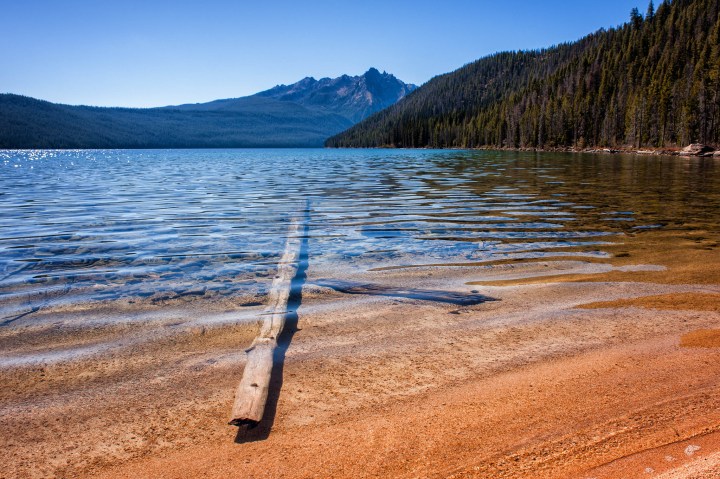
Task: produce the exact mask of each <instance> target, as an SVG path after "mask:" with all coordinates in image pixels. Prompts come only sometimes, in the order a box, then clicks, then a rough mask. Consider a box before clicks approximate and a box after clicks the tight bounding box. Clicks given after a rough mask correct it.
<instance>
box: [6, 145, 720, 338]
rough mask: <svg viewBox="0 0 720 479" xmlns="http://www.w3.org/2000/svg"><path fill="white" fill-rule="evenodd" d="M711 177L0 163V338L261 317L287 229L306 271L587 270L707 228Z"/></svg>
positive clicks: (206, 161) (420, 164)
mask: <svg viewBox="0 0 720 479" xmlns="http://www.w3.org/2000/svg"><path fill="white" fill-rule="evenodd" d="M718 169H719V168H718V163H717V162H716V161H715V160H712V159H695V158H693V159H687V158H673V157H656V156H623V155H616V156H611V155H589V154H582V155H579V154H577V155H576V154H560V153H532V152H493V151H453V150H442V151H438V150H329V149H318V150H312V149H310V150H302V149H287V150H280V149H279V150H108V151H101V150H90V151H41V150H37V151H0V171H1V172H2V174H1V175H0V298H2V300H1V302H0V326H2V327H9V326H12V325H16V324H25V325H28V324H33V321H40V320H43V319H40V316H38V313H41V312H43V311H52V310H53V309H56V308H63V307H69V306H73V305H78V304H82V305H85V306H87V305H93V304H108V303H116V302H121V303H123V304H135V305H138V307H139V306H141V305H143V304H162V303H163V302H168V301H169V302H172V301H173V300H176V301H180V300H183V299H187V298H191V299H192V300H193V301H205V302H214V301H220V300H222V301H224V302H225V304H236V305H237V306H238V307H240V306H243V305H250V306H253V305H259V304H261V303H262V301H263V300H264V294H265V293H266V292H267V290H268V288H269V286H270V283H271V281H272V277H273V275H274V271H275V267H276V261H277V260H278V259H279V257H280V255H281V254H282V250H283V246H284V241H285V232H286V230H287V227H288V223H289V222H290V221H291V220H292V219H293V218H296V217H302V218H306V220H305V221H306V222H307V248H308V251H307V252H308V262H309V266H310V272H312V270H313V268H314V267H317V268H326V269H327V268H335V269H336V270H337V271H339V272H340V276H341V275H342V271H343V269H347V270H348V271H350V270H357V269H365V270H367V269H372V268H399V267H413V266H417V265H427V264H440V265H442V264H447V265H450V264H452V265H459V264H474V265H482V264H492V263H493V262H498V261H508V260H514V261H517V260H523V259H536V258H545V257H552V258H557V257H563V256H566V257H571V258H583V257H592V258H602V257H606V256H607V253H606V252H605V251H603V245H606V244H608V242H617V241H622V240H623V238H624V237H627V236H628V235H636V234H642V233H643V232H646V231H653V230H658V229H664V230H668V229H703V230H712V231H715V232H717V229H718V227H717V225H718V223H719V221H718V220H719V219H720V218H719V217H720V179H719V177H718ZM36 316H38V319H34V317H36Z"/></svg>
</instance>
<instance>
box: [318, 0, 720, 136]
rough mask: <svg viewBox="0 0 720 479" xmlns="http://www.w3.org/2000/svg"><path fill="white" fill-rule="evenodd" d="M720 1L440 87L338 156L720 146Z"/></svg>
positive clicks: (456, 76) (498, 57)
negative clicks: (412, 150)
mask: <svg viewBox="0 0 720 479" xmlns="http://www.w3.org/2000/svg"><path fill="white" fill-rule="evenodd" d="M719 4H720V0H674V1H672V2H671V1H667V0H666V1H663V2H662V3H660V4H659V5H658V7H657V9H655V6H654V5H653V3H652V2H651V3H650V5H649V7H648V9H647V12H646V13H645V14H644V15H643V14H641V13H640V12H639V11H638V10H637V9H633V11H632V12H631V15H630V17H631V18H630V21H629V22H628V23H626V24H624V25H622V26H620V27H618V28H613V29H610V30H600V31H598V32H596V33H593V34H591V35H588V36H587V37H585V38H583V39H581V40H579V41H577V42H574V43H568V44H563V45H559V46H555V47H552V48H548V49H544V50H535V51H520V52H506V53H498V54H495V55H492V56H489V57H486V58H483V59H480V60H478V61H476V62H474V63H471V64H468V65H465V66H464V67H462V68H460V69H459V70H456V71H454V72H452V73H448V74H445V75H441V76H438V77H435V78H433V79H432V80H430V81H429V82H428V83H427V84H425V85H423V86H422V87H420V88H419V89H417V90H415V91H414V92H413V93H411V94H410V95H408V96H407V97H406V98H405V99H403V100H401V101H400V102H398V103H397V104H395V105H393V106H391V107H390V108H388V109H386V110H383V111H382V112H379V113H377V114H375V115H373V116H371V117H370V118H368V119H367V120H365V121H363V122H361V123H359V124H357V125H355V126H354V127H352V128H350V129H349V130H347V131H345V132H343V133H340V134H338V135H336V136H334V137H332V138H330V139H329V140H328V141H327V142H326V145H327V146H332V147H376V146H394V147H440V148H443V147H482V146H493V147H511V148H518V147H520V148H532V147H540V148H552V147H566V146H574V147H587V146H612V147H614V146H634V147H646V146H650V147H669V146H677V145H686V144H689V143H692V142H702V143H710V144H715V145H718V144H720V9H719Z"/></svg>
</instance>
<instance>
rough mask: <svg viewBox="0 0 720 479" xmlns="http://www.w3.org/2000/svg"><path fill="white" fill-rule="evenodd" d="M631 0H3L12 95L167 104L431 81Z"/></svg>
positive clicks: (633, 0)
mask: <svg viewBox="0 0 720 479" xmlns="http://www.w3.org/2000/svg"><path fill="white" fill-rule="evenodd" d="M657 3H659V2H657V1H656V4H657ZM632 7H638V8H639V9H640V11H641V12H644V11H645V9H646V7H647V2H645V1H644V0H574V1H559V0H534V1H530V0H499V1H498V0H496V1H488V0H474V1H473V0H434V1H425V0H414V1H406V0H401V1H393V0H365V1H361V2H349V1H342V0H335V1H329V0H318V1H315V0H304V1H300V0H291V1H287V0H275V1H273V0H262V1H245V0H235V1H231V0H197V1H190V0H187V1H186V0H173V1H170V0H140V1H138V0H0V12H1V14H2V17H0V18H2V22H1V23H0V25H2V27H1V28H0V92H3V93H18V94H23V95H28V96H32V97H35V98H41V99H45V100H50V101H53V102H60V103H69V104H86V105H102V106H133V107H143V106H161V105H169V104H177V103H190V102H202V101H209V100H214V99H218V98H231V97H238V96H244V95H249V94H253V93H256V92H258V91H261V90H265V89H268V88H271V87H273V86H274V85H276V84H281V83H283V84H289V83H294V82H296V81H298V80H300V79H302V78H303V77H306V76H314V77H316V78H321V77H336V76H339V75H342V74H344V73H347V74H349V75H359V74H362V73H363V72H365V71H366V70H367V69H368V68H369V67H376V68H378V69H379V70H381V71H382V70H386V71H388V72H389V73H392V74H394V75H395V76H397V77H398V78H400V79H401V80H403V81H405V82H408V83H416V84H422V83H424V82H426V81H427V80H429V79H430V78H432V77H433V76H435V75H438V74H441V73H445V72H448V71H452V70H454V69H456V68H458V67H460V66H462V65H463V64H465V63H468V62H471V61H473V60H476V59H478V58H480V57H482V56H485V55H488V54H491V53H494V52H497V51H503V50H517V49H530V48H539V47H545V46H550V45H553V44H556V43H559V42H564V41H572V40H576V39H578V38H580V37H582V36H584V35H585V34H587V33H590V32H593V31H595V30H597V29H598V28H601V27H606V28H608V27H612V26H617V25H619V24H621V23H623V22H625V21H627V19H628V18H629V12H630V9H631V8H632Z"/></svg>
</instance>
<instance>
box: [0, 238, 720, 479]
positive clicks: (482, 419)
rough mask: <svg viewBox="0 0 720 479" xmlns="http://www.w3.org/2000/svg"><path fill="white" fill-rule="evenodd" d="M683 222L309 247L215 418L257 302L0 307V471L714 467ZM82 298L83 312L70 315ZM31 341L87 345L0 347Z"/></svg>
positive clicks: (705, 280) (719, 412)
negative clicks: (270, 348)
mask: <svg viewBox="0 0 720 479" xmlns="http://www.w3.org/2000/svg"><path fill="white" fill-rule="evenodd" d="M705 236H709V237H711V236H712V235H703V234H702V232H700V233H688V234H685V233H682V232H679V233H672V234H669V233H651V232H648V233H646V234H643V235H638V237H636V238H630V239H629V240H628V241H626V242H624V243H623V244H619V243H618V244H617V245H616V246H611V247H609V248H603V249H604V250H607V251H610V252H611V253H612V255H613V257H612V258H609V259H597V260H590V259H584V260H582V261H580V260H574V259H572V258H558V260H557V261H554V260H547V259H544V260H542V261H531V262H527V261H523V262H501V263H498V264H494V265H490V266H482V267H479V266H453V267H442V266H433V267H421V268H408V269H390V270H381V271H364V270H362V269H359V268H358V269H348V270H345V271H337V270H330V269H327V270H322V269H320V268H317V267H314V266H313V264H312V262H311V263H310V267H309V269H308V270H307V280H306V282H305V285H304V287H303V290H302V298H301V306H300V309H299V311H298V322H297V330H294V331H290V332H289V334H288V337H286V339H289V340H290V344H289V347H288V349H287V352H286V358H285V359H286V360H285V363H284V365H283V366H282V368H281V369H280V370H278V371H277V374H276V377H275V378H274V380H275V382H274V384H275V388H274V390H275V392H276V394H274V395H272V396H271V401H270V410H269V411H268V419H267V420H266V421H264V422H263V423H261V425H260V426H259V427H258V428H256V429H254V430H241V431H240V433H239V434H238V430H237V429H236V428H234V427H230V426H228V425H227V420H228V419H229V413H230V408H231V405H232V395H233V392H234V389H235V386H236V385H237V382H238V381H239V379H240V376H241V374H242V368H243V365H244V360H245V358H244V352H243V348H244V347H246V346H247V345H249V344H250V342H251V341H252V338H253V336H254V334H255V332H256V331H257V324H256V322H255V320H254V319H253V318H254V317H256V315H257V314H258V313H260V312H261V311H262V307H260V306H250V307H246V308H238V309H237V310H233V309H231V308H228V305H227V304H223V305H219V306H217V307H216V308H215V309H212V308H211V309H210V310H208V308H207V307H206V306H203V309H201V307H200V306H199V305H200V303H199V302H197V303H194V302H188V303H187V304H184V305H183V304H172V305H166V306H165V307H159V306H157V307H155V308H154V309H150V310H148V309H147V308H146V309H142V308H140V307H139V306H137V305H134V306H133V308H131V309H122V308H119V307H117V306H116V307H115V308H116V309H113V308H110V309H108V310H107V311H104V310H101V311H97V310H91V311H83V310H77V311H65V312H62V311H57V312H52V311H50V312H47V313H44V314H51V315H52V314H54V315H56V318H57V319H56V321H55V323H53V322H52V321H50V322H48V321H45V322H43V324H49V325H50V326H47V327H45V328H44V329H38V330H31V329H28V328H31V326H30V324H31V323H29V322H28V323H23V320H18V321H17V322H16V323H17V324H14V325H13V328H11V329H10V330H5V331H4V332H3V334H2V336H0V344H1V345H2V346H3V348H2V351H3V355H0V362H2V361H5V365H4V366H3V374H2V379H0V386H1V387H0V430H2V431H3V434H2V437H1V438H0V463H2V464H3V467H2V472H0V477H7V478H11V477H13V478H14V477H32V478H40V477H73V478H74V477H93V478H94V477H107V478H123V477H128V478H130V477H132V478H139V477H153V478H155V477H167V478H184V477H186V478H195V477H217V478H227V477H237V478H280V477H287V478H296V477H308V478H309V477H333V478H342V477H347V478H353V477H443V478H451V477H452V478H463V477H478V478H485V477H507V478H527V477H533V478H575V477H577V478H586V479H589V478H597V479H604V478H625V477H658V478H668V479H669V478H696V477H697V478H700V477H717V474H718V471H719V470H720V383H718V381H717V378H718V375H719V374H720V347H718V345H717V343H716V340H715V338H716V336H715V335H714V334H715V333H714V332H715V331H717V330H718V327H719V324H720V308H718V298H719V297H720V278H719V277H718V275H720V273H719V272H718V271H719V270H720V268H718V267H717V266H718V264H720V261H719V260H720V256H719V254H718V249H717V244H716V243H714V242H712V241H711V240H708V239H706V238H705ZM323 280H324V281H323ZM328 280H336V281H337V280H343V281H353V282H354V283H353V284H372V285H380V286H381V287H376V288H374V289H371V290H369V291H368V293H369V294H362V293H361V292H360V293H358V291H355V293H354V294H351V293H349V292H347V291H346V292H342V291H338V290H337V289H333V288H331V287H328V286H327V284H329V282H328ZM330 283H331V281H330ZM323 284H324V285H323ZM409 289H413V290H414V291H415V292H417V291H418V290H419V291H424V292H428V291H431V292H436V294H435V298H436V299H437V298H438V297H444V295H446V294H447V293H452V294H451V295H450V297H451V298H452V297H456V296H460V297H462V296H477V295H482V296H485V297H486V299H488V301H486V302H482V303H479V304H474V305H467V304H454V303H453V302H452V301H450V302H443V301H437V300H432V301H429V300H424V299H419V298H418V296H417V295H413V294H407V293H408V290H409ZM388 292H391V293H393V294H387V293H388ZM410 293H412V291H410ZM136 307H137V309H135V308H136ZM148 311H149V312H148ZM148 315H149V316H148ZM116 316H121V317H123V318H125V319H126V320H125V321H124V322H122V323H121V324H120V325H118V324H117V323H115V322H113V321H112V318H114V317H116ZM129 316H132V317H133V318H134V319H133V320H132V321H129V320H127V318H128V317H129ZM82 318H85V319H86V320H87V319H88V318H95V321H97V325H96V327H93V328H87V327H83V328H77V329H76V330H73V329H72V325H73V324H74V322H82V320H83V319H82ZM98 318H100V319H98ZM103 318H105V320H104V321H103V320H102V319H103ZM199 319H204V321H202V322H200V323H199V322H198V320H199ZM158 323H160V324H161V325H162V327H159V328H158V327H157V324H158ZM53 324H55V329H53V326H52V325H53ZM150 325H153V326H150ZM23 328H25V329H23ZM60 331H62V333H60ZM20 332H23V334H20ZM30 333H32V334H30ZM20 338H22V341H21V339H20ZM49 340H52V341H56V342H57V343H56V344H57V347H58V349H60V350H63V348H64V349H65V350H70V351H74V350H76V349H77V348H78V347H82V348H85V350H86V352H87V354H86V355H84V356H79V357H77V358H75V359H72V360H68V359H67V358H66V357H65V356H63V355H59V356H58V357H48V358H46V359H45V360H44V361H42V362H40V363H38V362H32V361H25V362H23V361H19V360H17V357H21V356H22V355H23V354H27V355H28V357H32V354H31V353H32V352H33V351H34V350H36V349H37V348H39V347H40V346H41V345H43V344H46V342H47V341H49ZM97 344H103V345H107V344H113V345H114V346H113V347H111V348H107V347H106V346H103V348H100V349H98V350H93V349H92V346H93V345H97ZM88 348H89V349H88ZM11 357H12V358H15V359H14V360H13V361H14V362H13V361H11V360H10V359H8V358H11Z"/></svg>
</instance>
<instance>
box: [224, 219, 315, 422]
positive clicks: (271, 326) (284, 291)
mask: <svg viewBox="0 0 720 479" xmlns="http://www.w3.org/2000/svg"><path fill="white" fill-rule="evenodd" d="M298 231H299V220H298V219H297V218H296V219H293V221H292V223H291V224H290V228H289V230H288V238H287V242H286V243H285V252H284V253H283V256H282V258H281V259H280V263H279V264H278V271H277V275H276V276H275V279H273V283H272V287H271V288H270V294H269V297H268V307H267V309H266V312H265V319H264V321H263V324H262V327H261V328H260V333H259V334H258V336H257V337H256V338H255V340H254V341H253V343H252V345H251V346H250V347H249V348H248V349H247V350H246V353H247V362H246V363H245V370H244V371H243V377H242V380H241V381H240V385H239V386H238V388H237V390H236V391H235V403H234V405H233V409H232V418H231V419H230V424H231V425H233V426H241V425H243V424H249V425H256V424H257V423H259V422H260V421H261V420H262V417H263V414H264V412H265V403H266V402H267V398H268V392H269V390H270V376H271V374H272V369H273V358H274V355H275V348H276V347H277V339H278V337H279V336H280V333H281V332H282V330H283V327H284V326H285V318H286V316H287V313H288V311H287V303H288V299H289V298H290V287H291V283H292V280H293V278H294V277H295V275H296V274H297V271H298V267H299V264H298V263H299V260H300V246H301V244H302V241H301V238H300V236H299V234H298Z"/></svg>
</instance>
